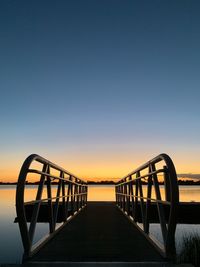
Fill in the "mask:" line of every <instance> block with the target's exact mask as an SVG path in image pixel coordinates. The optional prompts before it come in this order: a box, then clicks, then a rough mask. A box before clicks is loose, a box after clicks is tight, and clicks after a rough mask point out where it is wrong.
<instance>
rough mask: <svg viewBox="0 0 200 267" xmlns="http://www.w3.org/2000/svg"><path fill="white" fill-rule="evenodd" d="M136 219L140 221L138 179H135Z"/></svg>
mask: <svg viewBox="0 0 200 267" xmlns="http://www.w3.org/2000/svg"><path fill="white" fill-rule="evenodd" d="M134 221H135V222H137V221H138V180H135V206H134Z"/></svg>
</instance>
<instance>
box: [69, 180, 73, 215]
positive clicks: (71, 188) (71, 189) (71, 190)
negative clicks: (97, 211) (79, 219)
mask: <svg viewBox="0 0 200 267" xmlns="http://www.w3.org/2000/svg"><path fill="white" fill-rule="evenodd" d="M71 178H72V181H73V177H71ZM70 197H71V213H72V215H74V183H71V186H70Z"/></svg>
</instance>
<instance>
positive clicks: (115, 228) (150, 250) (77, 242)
mask: <svg viewBox="0 0 200 267" xmlns="http://www.w3.org/2000/svg"><path fill="white" fill-rule="evenodd" d="M58 261H59V262H141V261H142V262H161V261H164V260H163V258H162V257H161V256H160V254H159V253H158V252H157V251H156V250H155V249H154V247H153V246H152V245H151V244H150V243H149V242H148V241H147V240H146V238H145V237H144V236H143V235H142V234H141V233H140V232H139V230H137V229H136V228H135V227H134V226H133V224H132V223H131V222H130V221H129V220H128V219H127V218H126V217H125V216H124V215H123V214H122V213H121V211H120V210H119V209H118V208H117V207H116V205H115V203H112V202H88V204H87V207H86V208H85V209H84V210H83V211H81V213H80V214H78V215H77V216H76V217H75V218H74V219H72V220H71V221H70V222H69V223H68V224H67V225H66V226H65V227H64V228H63V229H62V230H61V231H60V232H59V233H58V234H57V235H56V236H55V237H54V238H53V239H52V240H50V241H49V242H48V243H47V244H46V245H45V246H44V247H43V248H42V249H41V250H40V251H39V252H38V253H37V254H35V255H34V256H33V257H32V258H31V259H30V262H41V263H42V262H58Z"/></svg>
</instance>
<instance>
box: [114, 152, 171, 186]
mask: <svg viewBox="0 0 200 267" xmlns="http://www.w3.org/2000/svg"><path fill="white" fill-rule="evenodd" d="M161 159H162V160H164V161H165V162H166V165H167V166H170V167H171V168H174V164H173V162H172V159H171V158H170V157H169V156H168V155H167V154H165V153H161V154H159V155H158V156H156V157H154V158H153V159H151V160H149V161H147V162H146V163H144V164H142V165H140V166H139V167H138V168H136V169H135V170H134V171H132V172H130V173H129V174H127V175H125V176H124V177H123V178H121V179H120V180H119V181H118V182H117V183H119V182H120V181H122V180H123V179H126V178H128V177H129V176H131V175H134V174H136V173H137V172H138V171H142V170H144V169H145V168H147V167H148V166H149V165H150V164H152V163H154V164H156V163H158V162H159V161H160V160H161ZM174 170H175V168H174ZM175 173H176V172H175Z"/></svg>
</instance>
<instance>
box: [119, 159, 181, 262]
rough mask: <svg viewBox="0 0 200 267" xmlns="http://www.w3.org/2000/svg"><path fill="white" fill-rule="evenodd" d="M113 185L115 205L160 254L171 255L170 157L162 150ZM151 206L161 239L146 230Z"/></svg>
mask: <svg viewBox="0 0 200 267" xmlns="http://www.w3.org/2000/svg"><path fill="white" fill-rule="evenodd" d="M163 166H164V167H163ZM161 179H162V181H163V182H161ZM161 184H163V185H162V186H160V185H161ZM115 189H116V203H117V206H118V207H119V208H120V209H121V210H122V211H123V213H125V215H127V216H128V217H129V218H130V219H131V220H132V221H133V222H134V224H135V225H136V226H137V227H138V228H139V229H140V230H141V232H142V233H143V234H144V235H145V236H146V237H147V239H148V240H149V241H151V242H152V243H153V244H154V245H155V246H156V247H157V248H158V249H159V251H160V252H161V254H162V255H163V256H165V257H167V258H174V256H175V255H176V249H175V230H176V223H177V211H178V203H179V190H178V183H177V175H176V171H175V167H174V164H173V162H172V160H171V158H170V157H169V156H168V155H166V154H160V155H158V156H157V157H155V158H154V159H152V160H150V161H148V162H147V163H145V164H144V165H142V166H140V167H139V168H137V169H136V170H134V171H133V172H131V173H129V174H128V175H126V176H125V177H124V178H122V179H121V180H120V181H119V182H118V183H117V184H116V187H115ZM153 210H154V213H155V214H154V216H155V217H157V219H158V222H159V225H160V228H161V236H162V241H163V242H161V241H160V240H158V239H156V238H155V237H154V236H153V235H152V234H150V226H151V223H152V219H150V216H151V217H152V215H151V213H152V211H153Z"/></svg>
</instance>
